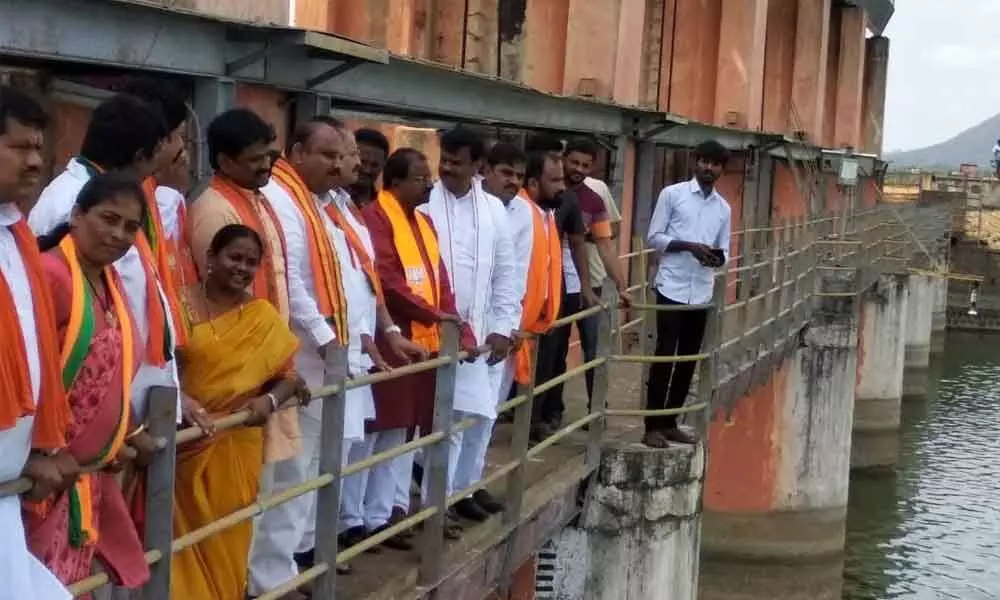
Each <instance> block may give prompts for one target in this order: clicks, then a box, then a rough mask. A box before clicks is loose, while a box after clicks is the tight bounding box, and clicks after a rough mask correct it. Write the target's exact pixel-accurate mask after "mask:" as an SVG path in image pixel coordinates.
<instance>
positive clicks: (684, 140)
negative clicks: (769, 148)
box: [645, 121, 784, 150]
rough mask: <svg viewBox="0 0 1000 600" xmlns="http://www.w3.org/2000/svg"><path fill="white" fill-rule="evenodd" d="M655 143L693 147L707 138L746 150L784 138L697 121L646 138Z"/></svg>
mask: <svg viewBox="0 0 1000 600" xmlns="http://www.w3.org/2000/svg"><path fill="white" fill-rule="evenodd" d="M645 139H646V140H647V141H650V142H652V143H654V144H658V145H663V146H676V147H681V148H691V147H694V146H697V145H698V144H700V143H701V142H704V141H706V140H716V141H717V142H719V143H720V144H722V145H723V146H725V147H726V148H729V149H730V150H745V149H747V148H750V147H757V146H763V145H765V144H768V143H771V142H773V141H775V140H783V139H784V138H783V137H782V136H781V135H778V134H773V133H766V132H763V131H749V130H744V129H731V128H726V127H717V126H715V125H709V124H707V123H699V122H697V121H687V122H681V123H679V124H677V125H675V126H673V127H669V128H667V129H664V130H662V131H656V132H655V133H654V135H651V136H648V137H646V138H645Z"/></svg>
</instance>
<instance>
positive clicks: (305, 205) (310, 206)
mask: <svg viewBox="0 0 1000 600" xmlns="http://www.w3.org/2000/svg"><path fill="white" fill-rule="evenodd" d="M271 176H272V177H274V179H275V181H277V182H278V185H280V186H281V187H282V188H283V189H284V190H285V191H286V192H288V195H289V196H291V198H292V201H293V202H295V206H296V207H297V208H298V209H299V213H300V214H301V215H302V218H303V219H304V220H305V222H306V228H305V234H306V246H307V247H308V249H309V264H310V266H311V267H312V272H313V289H314V290H315V291H316V302H317V304H319V312H320V313H321V314H322V315H323V316H324V317H325V318H326V320H327V322H328V323H329V324H330V325H331V326H332V327H333V331H334V333H335V334H336V335H337V339H338V340H341V341H342V342H343V341H344V340H346V339H347V299H346V297H345V294H344V282H343V279H342V274H341V272H340V262H339V261H338V260H337V253H336V251H335V250H334V247H333V241H332V240H330V236H329V235H328V234H327V231H326V227H325V226H324V224H323V218H322V217H321V216H320V214H319V210H318V208H317V206H316V201H315V200H314V199H313V196H312V192H310V191H309V188H308V187H306V184H305V182H304V181H302V177H300V176H299V174H298V172H296V171H295V168H294V167H292V165H291V164H289V162H288V161H287V160H285V159H284V158H279V159H278V160H277V161H275V163H274V167H273V168H272V170H271Z"/></svg>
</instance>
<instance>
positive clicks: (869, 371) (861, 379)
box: [851, 275, 908, 469]
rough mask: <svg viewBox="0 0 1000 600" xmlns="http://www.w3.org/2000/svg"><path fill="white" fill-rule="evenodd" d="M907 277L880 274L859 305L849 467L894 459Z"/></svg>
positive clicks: (890, 462)
mask: <svg viewBox="0 0 1000 600" xmlns="http://www.w3.org/2000/svg"><path fill="white" fill-rule="evenodd" d="M907 278H908V276H905V275H882V276H881V277H879V280H878V282H877V283H876V285H875V288H874V289H873V290H872V291H871V292H870V293H869V294H868V295H867V296H866V297H865V300H864V304H863V305H862V307H861V326H860V330H861V336H862V339H863V340H864V342H863V344H861V350H860V353H859V356H858V387H857V394H856V395H857V398H856V400H855V403H854V436H853V438H852V441H851V468H852V469H864V468H872V467H884V466H889V465H894V464H896V461H897V460H898V459H899V418H900V409H901V407H902V400H903V368H904V362H905V356H906V331H905V330H906V322H907V321H906V309H907Z"/></svg>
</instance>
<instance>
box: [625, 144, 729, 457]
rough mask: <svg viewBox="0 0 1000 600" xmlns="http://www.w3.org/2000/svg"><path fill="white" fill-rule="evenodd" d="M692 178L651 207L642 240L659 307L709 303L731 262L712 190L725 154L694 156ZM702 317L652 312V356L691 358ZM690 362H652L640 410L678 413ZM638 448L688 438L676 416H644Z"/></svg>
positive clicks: (721, 206)
mask: <svg viewBox="0 0 1000 600" xmlns="http://www.w3.org/2000/svg"><path fill="white" fill-rule="evenodd" d="M694 159H695V169H694V177H693V178H692V179H690V180H688V181H683V182H681V183H675V184H674V185H670V186H667V187H665V188H663V191H661V192H660V196H659V198H657V200H656V208H655V209H654V210H653V218H652V220H651V221H650V223H649V234H648V235H647V236H646V241H647V243H648V244H649V246H650V247H652V248H654V249H656V250H657V252H658V255H659V256H658V260H657V270H656V277H655V279H654V282H653V285H654V288H655V290H656V301H657V303H658V304H667V305H670V304H707V303H709V302H711V300H712V288H713V283H714V276H715V270H716V269H718V268H720V267H722V266H723V265H725V264H726V261H727V260H728V258H729V236H730V224H731V222H732V216H731V210H730V208H729V203H728V202H726V199H725V198H723V197H722V195H721V194H719V192H718V191H716V190H715V182H716V181H717V180H718V179H719V177H721V176H722V173H723V170H724V169H725V166H726V162H727V161H728V159H729V151H728V150H726V148H725V147H724V146H723V145H722V144H720V143H719V142H717V141H714V140H711V141H707V142H702V143H701V144H699V145H698V147H697V148H695V149H694ZM705 321H706V312H705V311H700V310H692V311H676V310H675V311H659V312H657V313H656V355H657V356H678V355H691V354H697V353H698V352H700V350H701V342H702V337H703V336H704V333H705ZM695 364H696V363H694V362H680V363H655V364H653V365H652V367H651V368H650V370H649V382H648V384H647V388H646V408H647V409H652V410H659V409H663V408H680V407H681V406H683V405H684V401H685V399H686V398H687V394H688V388H690V387H691V378H692V377H693V376H694V368H695ZM642 441H643V443H644V444H646V445H647V446H651V447H653V448H666V447H667V446H668V445H669V443H670V442H679V443H682V444H690V443H694V442H695V441H696V439H695V437H694V436H693V435H691V434H690V433H688V432H686V431H683V430H681V429H679V428H678V427H677V417H676V416H667V417H647V418H646V434H645V436H644V437H643V440H642Z"/></svg>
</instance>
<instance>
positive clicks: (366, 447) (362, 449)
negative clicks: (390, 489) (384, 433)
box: [338, 435, 375, 533]
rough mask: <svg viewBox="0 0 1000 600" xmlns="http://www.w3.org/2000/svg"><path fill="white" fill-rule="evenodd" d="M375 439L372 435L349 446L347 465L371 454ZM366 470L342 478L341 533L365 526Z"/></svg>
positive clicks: (339, 529)
mask: <svg viewBox="0 0 1000 600" xmlns="http://www.w3.org/2000/svg"><path fill="white" fill-rule="evenodd" d="M374 443H375V439H374V436H373V435H367V436H365V439H363V440H361V441H358V442H355V443H353V444H351V448H350V454H349V456H348V457H347V464H349V465H350V464H353V463H356V462H358V461H362V460H364V459H366V458H368V457H369V456H371V454H372V447H373V446H374ZM368 475H369V473H368V469H365V470H364V471H361V472H358V473H355V474H353V475H350V476H348V477H345V478H344V486H343V487H342V488H341V492H340V526H339V528H338V531H339V532H340V533H343V532H345V531H347V530H348V529H351V528H352V527H363V526H365V489H367V487H368Z"/></svg>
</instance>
